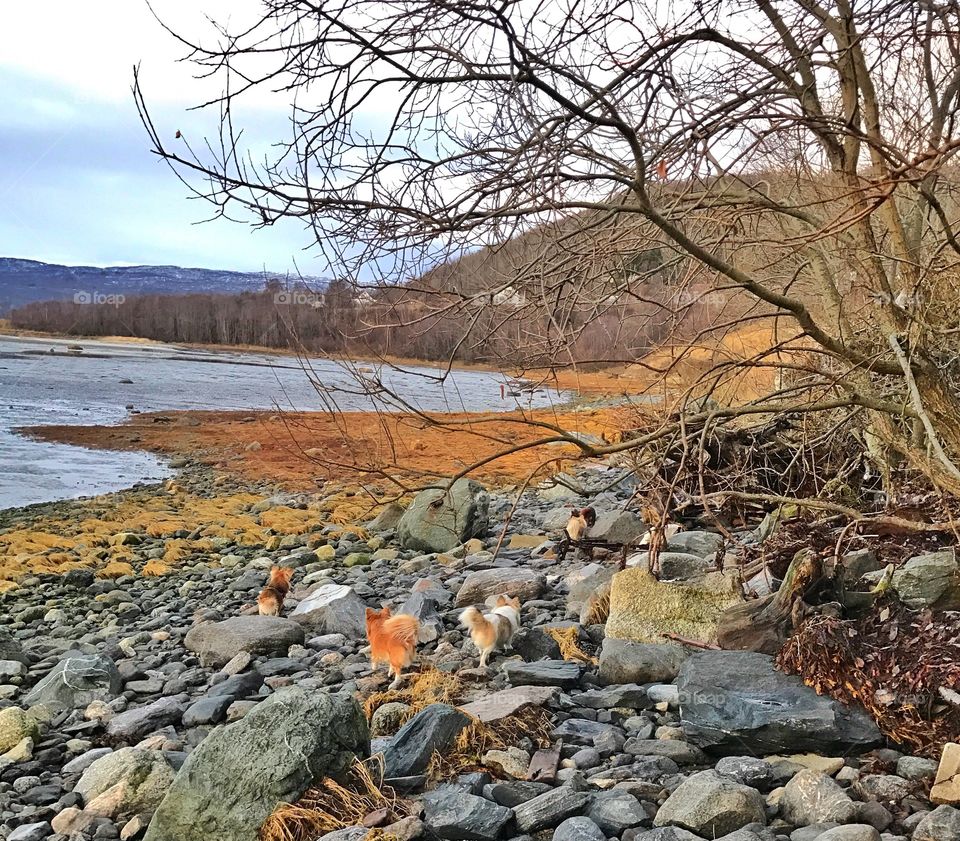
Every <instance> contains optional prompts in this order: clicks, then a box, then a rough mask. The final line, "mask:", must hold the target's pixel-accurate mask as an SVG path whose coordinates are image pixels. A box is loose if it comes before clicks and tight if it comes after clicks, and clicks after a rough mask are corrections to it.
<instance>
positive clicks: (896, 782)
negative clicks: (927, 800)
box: [852, 774, 915, 803]
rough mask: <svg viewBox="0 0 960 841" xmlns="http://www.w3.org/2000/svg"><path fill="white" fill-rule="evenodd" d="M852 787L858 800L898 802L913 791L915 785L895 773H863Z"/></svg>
mask: <svg viewBox="0 0 960 841" xmlns="http://www.w3.org/2000/svg"><path fill="white" fill-rule="evenodd" d="M852 788H853V790H854V791H855V792H856V794H857V798H858V799H859V800H863V801H876V802H878V803H899V802H900V801H901V800H903V799H904V798H905V797H910V796H911V795H912V794H913V793H914V788H915V786H913V785H911V784H910V783H909V782H908V781H907V780H905V779H903V777H898V776H897V775H896V774H865V775H863V776H862V777H860V779H858V780H857V781H856V782H855V783H854V784H853V786H852Z"/></svg>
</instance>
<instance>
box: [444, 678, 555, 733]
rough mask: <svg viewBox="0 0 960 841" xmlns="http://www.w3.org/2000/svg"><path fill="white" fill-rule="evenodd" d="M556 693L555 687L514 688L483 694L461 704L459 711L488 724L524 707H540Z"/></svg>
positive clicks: (513, 713)
mask: <svg viewBox="0 0 960 841" xmlns="http://www.w3.org/2000/svg"><path fill="white" fill-rule="evenodd" d="M558 692H559V689H558V688H557V687H556V686H516V687H511V688H510V689H501V690H500V691H499V692H493V693H487V694H484V695H483V696H482V697H480V698H478V699H477V700H476V701H472V702H471V703H469V704H462V705H461V706H460V709H461V710H463V712H465V713H467V714H468V715H470V716H473V718H479V719H480V721H482V722H484V723H486V724H490V723H492V722H495V721H500V720H501V719H504V718H508V717H509V716H511V715H515V714H516V713H518V712H520V710H522V709H523V708H524V707H528V706H531V705H533V706H538V707H539V706H542V705H543V704H546V703H548V702H549V701H551V700H553V698H554V697H555V696H556V694H557V693H558Z"/></svg>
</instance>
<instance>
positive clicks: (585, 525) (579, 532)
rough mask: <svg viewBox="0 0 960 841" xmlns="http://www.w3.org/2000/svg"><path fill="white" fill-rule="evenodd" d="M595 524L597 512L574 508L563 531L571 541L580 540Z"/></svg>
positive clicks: (590, 509)
mask: <svg viewBox="0 0 960 841" xmlns="http://www.w3.org/2000/svg"><path fill="white" fill-rule="evenodd" d="M596 522H597V512H596V511H594V510H593V509H592V508H579V509H577V508H575V509H574V510H573V511H572V512H571V514H570V519H569V520H567V525H566V528H565V531H566V532H567V537H569V538H570V539H571V540H580V539H581V538H582V537H583V536H584V535H585V534H586V533H587V529H589V528H590V527H591V526H592V525H593V524H594V523H596Z"/></svg>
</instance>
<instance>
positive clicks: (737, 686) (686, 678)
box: [677, 651, 882, 755]
mask: <svg viewBox="0 0 960 841" xmlns="http://www.w3.org/2000/svg"><path fill="white" fill-rule="evenodd" d="M677 687H678V689H679V691H680V720H681V724H682V725H683V731H684V734H685V735H686V737H687V739H688V740H689V741H691V742H693V743H695V744H697V745H699V746H700V747H702V748H704V749H705V750H707V751H712V752H715V753H722V754H731V753H741V754H742V753H743V751H744V749H746V750H749V751H752V752H754V753H756V754H758V755H768V754H773V753H778V752H787V753H802V752H804V751H811V752H814V753H823V752H838V753H841V754H850V753H857V752H863V751H867V750H870V749H871V748H873V747H876V746H877V745H879V744H881V743H882V737H881V735H880V731H879V730H878V729H877V725H876V724H875V723H874V722H873V720H872V719H871V718H870V717H869V716H868V715H867V713H866V712H864V710H863V709H861V708H859V707H848V706H845V705H843V704H841V703H840V702H839V701H834V700H833V699H832V698H828V697H826V696H821V695H817V693H816V692H815V691H814V690H813V689H811V688H810V687H809V686H805V685H804V684H803V682H802V681H801V680H800V678H798V677H795V676H793V675H785V674H783V673H782V672H778V671H777V670H776V668H775V667H774V662H773V658H772V657H769V656H768V655H766V654H759V653H757V652H753V651H702V652H698V653H696V654H693V655H691V656H690V657H689V658H687V660H686V661H685V662H684V664H683V665H682V666H681V667H680V673H679V675H678V677H677Z"/></svg>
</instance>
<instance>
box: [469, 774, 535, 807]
mask: <svg viewBox="0 0 960 841" xmlns="http://www.w3.org/2000/svg"><path fill="white" fill-rule="evenodd" d="M549 790H550V786H548V785H547V784H546V783H533V782H527V781H525V780H506V781H504V782H496V783H492V784H491V785H489V786H485V787H484V789H483V796H484V797H488V798H490V799H491V800H494V801H496V802H497V803H499V804H500V805H501V806H507V807H508V808H510V809H513V808H514V807H516V806H519V805H520V804H521V803H526V802H527V801H528V800H533V798H534V797H538V796H539V795H541V794H543V793H544V792H545V791H549Z"/></svg>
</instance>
